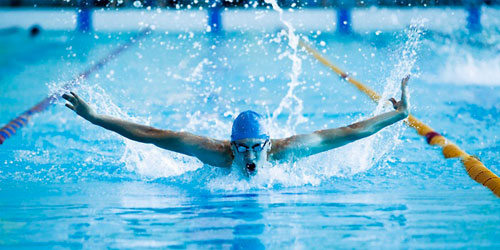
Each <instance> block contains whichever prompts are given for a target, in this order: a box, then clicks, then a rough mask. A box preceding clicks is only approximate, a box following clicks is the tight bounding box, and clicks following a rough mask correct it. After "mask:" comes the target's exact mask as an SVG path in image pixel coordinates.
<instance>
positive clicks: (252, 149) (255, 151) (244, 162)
mask: <svg viewBox="0 0 500 250" xmlns="http://www.w3.org/2000/svg"><path fill="white" fill-rule="evenodd" d="M264 143H265V145H264V147H263V148H262V150H259V148H260V147H259V145H263V144H264ZM237 147H244V148H246V149H247V150H246V151H245V152H238V150H237ZM231 150H232V152H233V156H234V160H233V164H234V165H235V166H237V167H238V169H239V170H240V171H241V172H242V173H243V174H244V175H245V176H252V175H255V174H256V173H257V170H258V169H259V168H260V167H262V166H263V165H264V164H265V163H266V162H267V161H268V156H269V151H271V140H267V143H266V140H265V139H255V138H248V139H241V140H237V141H233V142H231Z"/></svg>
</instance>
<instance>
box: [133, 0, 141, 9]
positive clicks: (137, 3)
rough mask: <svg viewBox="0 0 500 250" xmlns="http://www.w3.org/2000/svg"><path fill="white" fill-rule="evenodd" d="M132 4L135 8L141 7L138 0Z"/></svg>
mask: <svg viewBox="0 0 500 250" xmlns="http://www.w3.org/2000/svg"><path fill="white" fill-rule="evenodd" d="M133 5H134V7H136V8H141V7H142V3H141V1H138V0H137V1H134V3H133Z"/></svg>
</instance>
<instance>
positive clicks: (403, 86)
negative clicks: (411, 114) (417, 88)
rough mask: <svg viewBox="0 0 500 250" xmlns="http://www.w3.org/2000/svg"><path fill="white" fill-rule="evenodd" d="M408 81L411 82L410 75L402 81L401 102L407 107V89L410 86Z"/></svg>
mask: <svg viewBox="0 0 500 250" xmlns="http://www.w3.org/2000/svg"><path fill="white" fill-rule="evenodd" d="M408 80H410V75H407V76H406V77H405V78H403V80H401V102H402V103H403V105H405V106H406V89H407V86H408Z"/></svg>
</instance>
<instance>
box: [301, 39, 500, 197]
mask: <svg viewBox="0 0 500 250" xmlns="http://www.w3.org/2000/svg"><path fill="white" fill-rule="evenodd" d="M299 44H300V46H302V47H303V48H304V49H305V50H306V51H307V52H309V53H310V54H311V55H312V56H313V57H314V58H316V59H317V60H318V61H319V62H321V63H322V64H324V65H325V66H327V67H328V68H330V69H331V70H333V71H334V72H335V73H337V74H338V75H339V76H340V78H341V79H343V80H346V81H347V82H349V83H351V84H353V85H354V86H356V88H358V89H359V90H360V91H361V92H363V93H365V94H366V95H368V96H369V97H370V99H372V100H373V101H375V102H378V101H380V98H381V97H380V95H378V94H377V93H376V92H375V91H373V90H371V89H370V88H368V87H366V86H365V85H363V84H362V83H361V82H359V81H357V80H355V79H353V78H352V77H350V76H348V75H347V74H346V73H345V72H344V71H342V70H341V69H340V68H338V67H336V66H335V65H333V64H332V63H331V62H330V61H328V60H327V59H326V58H325V57H324V56H323V55H321V54H320V53H319V52H318V51H317V50H315V49H313V48H312V47H311V46H309V45H308V44H306V43H305V42H304V41H302V40H300V41H299ZM406 124H407V125H408V126H410V127H412V128H414V129H415V130H416V131H417V133H418V134H419V135H421V136H423V137H425V138H426V141H427V143H428V144H429V145H437V146H440V147H441V148H442V152H443V156H444V157H445V158H460V160H461V161H462V164H463V165H464V168H465V170H466V171H467V173H468V174H469V176H470V178H471V179H473V180H475V181H476V182H478V183H481V184H483V185H484V186H485V187H487V188H489V189H490V190H491V191H492V192H493V194H495V195H496V196H498V197H500V177H498V176H497V175H496V174H495V173H493V172H492V171H491V170H489V169H488V168H487V167H485V166H484V164H483V163H482V162H481V161H480V160H479V159H478V158H477V157H475V156H472V155H469V154H467V153H466V152H465V151H463V150H462V149H460V148H459V147H458V146H457V145H455V144H453V143H452V142H450V141H449V140H448V139H446V138H445V137H444V136H442V135H441V134H439V133H438V132H436V131H434V129H432V128H431V127H429V126H428V125H426V124H425V123H423V122H421V121H419V120H418V119H417V118H415V117H414V116H413V115H411V114H410V115H409V116H408V121H406Z"/></svg>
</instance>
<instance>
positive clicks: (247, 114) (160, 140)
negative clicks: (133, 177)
mask: <svg viewBox="0 0 500 250" xmlns="http://www.w3.org/2000/svg"><path fill="white" fill-rule="evenodd" d="M409 78H410V76H406V77H405V78H403V80H402V81H401V100H400V101H399V102H397V101H396V100H394V98H391V99H390V101H391V102H392V104H393V107H394V109H395V110H394V111H390V112H387V113H383V114H380V115H377V116H374V117H372V118H369V119H367V120H364V121H360V122H356V123H354V124H351V125H349V126H346V127H340V128H333V129H325V130H318V131H315V132H313V133H311V134H301V135H294V136H291V137H288V138H283V139H271V138H270V135H269V132H268V130H267V129H266V126H265V125H264V122H263V118H262V116H260V115H259V114H258V113H256V112H253V111H250V110H248V111H244V112H242V113H240V114H239V115H238V117H236V119H235V120H234V122H233V126H232V133H231V140H217V139H212V138H208V137H204V136H198V135H194V134H191V133H188V132H176V131H171V130H163V129H157V128H153V127H150V126H144V125H140V124H135V123H132V122H129V121H125V120H121V119H118V118H114V117H109V116H105V115H98V114H96V113H95V112H94V110H92V108H90V107H89V105H88V104H87V103H85V101H83V100H82V99H81V98H80V97H79V96H78V95H76V94H75V93H73V92H71V95H69V94H64V95H63V98H64V99H66V100H67V101H68V102H69V103H66V107H68V108H69V109H71V110H73V111H75V112H76V113H77V114H78V115H79V116H81V117H83V118H84V119H86V120H87V121H89V122H91V123H93V124H95V125H98V126H101V127H103V128H105V129H108V130H111V131H114V132H116V133H118V134H120V135H122V136H125V137H127V138H128V139H131V140H134V141H138V142H143V143H152V144H154V145H156V146H158V147H160V148H163V149H167V150H170V151H174V152H177V153H181V154H185V155H189V156H194V157H196V158H198V159H199V160H200V161H201V162H203V163H204V164H208V165H212V166H216V167H225V168H229V167H231V166H232V165H235V166H236V167H237V168H238V169H239V170H241V171H242V173H243V174H244V175H245V176H251V175H254V174H256V172H257V170H258V169H259V167H261V166H262V165H263V164H264V163H265V162H266V161H293V160H296V159H299V158H301V157H306V156H309V155H313V154H317V153H321V152H324V151H327V150H330V149H334V148H337V147H340V146H343V145H346V144H348V143H350V142H353V141H356V140H359V139H361V138H364V137H367V136H370V135H372V134H375V133H376V132H378V131H379V130H381V129H382V128H384V127H386V126H389V125H391V124H393V123H395V122H398V121H400V120H402V119H405V118H406V117H407V116H408V104H407V97H406V85H407V83H408V80H409Z"/></svg>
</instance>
